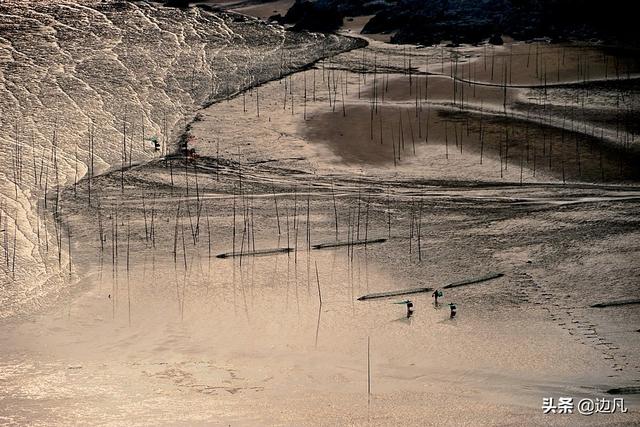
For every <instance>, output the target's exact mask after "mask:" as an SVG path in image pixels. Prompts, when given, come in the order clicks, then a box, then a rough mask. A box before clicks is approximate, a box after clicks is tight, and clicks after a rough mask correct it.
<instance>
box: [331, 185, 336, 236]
mask: <svg viewBox="0 0 640 427" xmlns="http://www.w3.org/2000/svg"><path fill="white" fill-rule="evenodd" d="M331 197H332V198H333V216H334V218H335V223H336V242H337V241H338V208H337V207H336V193H335V191H334V188H333V182H332V183H331Z"/></svg>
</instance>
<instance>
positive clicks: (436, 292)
mask: <svg viewBox="0 0 640 427" xmlns="http://www.w3.org/2000/svg"><path fill="white" fill-rule="evenodd" d="M431 296H432V297H433V298H434V300H435V304H436V307H437V306H438V297H441V296H442V291H440V290H439V289H436V290H435V291H433V294H431Z"/></svg>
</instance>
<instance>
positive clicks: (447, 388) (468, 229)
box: [0, 45, 640, 425]
mask: <svg viewBox="0 0 640 427" xmlns="http://www.w3.org/2000/svg"><path fill="white" fill-rule="evenodd" d="M377 48H379V46H378V47H376V45H374V46H373V47H372V48H371V49H377ZM384 48H385V49H396V50H395V54H394V57H393V58H394V62H396V66H397V65H398V64H399V63H401V61H402V60H403V59H406V57H405V56H404V52H403V51H402V50H400V49H397V48H394V47H386V46H384ZM434 52H439V49H438V50H434ZM364 53H365V55H366V56H367V57H368V58H369V59H370V58H371V57H372V56H373V55H374V53H373V51H369V50H367V51H365V52H364ZM360 55H362V52H361V51H356V52H352V53H348V54H344V55H341V56H338V57H335V58H332V59H331V61H327V62H325V63H320V64H318V66H317V67H316V68H314V69H310V70H307V71H305V72H301V73H297V74H295V75H292V76H289V77H286V78H283V79H281V80H277V81H273V82H270V83H266V84H264V85H261V86H260V87H259V88H257V89H253V90H251V91H249V92H246V93H245V94H244V95H243V94H241V95H239V96H237V97H235V98H233V99H230V100H229V101H224V102H221V103H218V104H214V105H212V106H210V107H209V108H207V109H204V110H202V111H201V112H200V113H199V115H198V118H197V120H195V121H193V123H191V124H190V126H189V133H190V134H191V135H193V139H192V142H191V146H192V147H193V148H195V149H196V152H197V153H198V154H199V157H198V159H197V160H196V161H189V162H185V160H184V158H183V157H182V156H172V157H169V158H167V159H165V160H158V161H154V162H150V163H146V164H141V165H136V166H134V167H132V168H130V169H127V170H126V171H124V172H120V171H113V172H111V173H106V174H104V175H102V176H100V177H98V178H96V179H95V180H94V182H93V187H92V191H93V197H94V202H93V203H94V204H93V205H92V206H89V204H88V194H87V192H86V191H87V186H86V181H84V182H82V183H81V184H80V185H79V187H78V189H77V193H75V194H74V192H73V189H72V188H67V189H65V190H64V191H63V193H62V195H61V204H62V206H61V209H62V212H63V215H64V217H65V220H66V221H68V223H69V224H70V225H71V229H72V230H73V233H72V236H73V240H72V248H71V252H72V254H73V260H74V261H73V263H74V267H75V268H76V269H77V273H75V276H74V277H78V283H77V285H76V286H75V287H74V288H73V289H75V292H74V293H71V294H67V295H65V297H64V298H63V300H62V301H63V303H61V304H59V305H56V306H55V307H54V308H53V309H51V310H50V311H47V312H44V313H41V314H39V315H33V316H29V317H27V318H24V319H15V320H12V321H11V323H10V324H8V326H9V327H6V328H3V329H2V332H1V333H0V343H2V344H1V345H0V349H1V350H0V352H1V353H0V354H1V357H0V360H2V374H3V375H2V379H1V381H2V385H3V387H2V390H3V392H2V393H3V395H2V396H0V399H1V402H2V403H1V405H2V413H3V414H5V413H6V414H9V415H8V416H7V418H8V421H9V422H15V423H18V424H24V423H30V424H33V425H51V424H71V423H80V424H83V423H92V422H94V421H95V420H96V419H98V420H101V421H102V422H103V423H104V424H109V425H123V424H128V425H130V424H153V425H155V424H185V425H194V424H195V425H198V424H213V425H229V424H231V425H336V424H353V425H396V424H399V423H405V424H409V425H478V424H483V425H505V424H518V425H522V424H534V425H547V424H554V425H607V424H609V425H617V424H623V423H629V424H633V423H637V422H638V415H637V414H638V412H637V411H638V409H640V401H638V398H637V395H629V396H625V398H626V402H627V406H628V407H629V408H630V412H629V413H627V414H615V415H602V414H600V415H596V416H592V417H585V416H581V415H579V414H573V415H568V416H560V415H543V414H542V410H541V405H542V399H543V397H556V398H557V397H559V396H563V397H564V396H571V397H575V398H576V399H580V398H583V397H585V398H596V397H603V396H607V394H606V391H607V390H608V389H610V388H613V387H627V386H635V385H637V381H638V380H639V379H640V376H639V375H640V359H639V357H638V352H637V349H638V345H639V344H640V342H639V341H638V340H639V338H638V336H639V335H638V333H637V332H636V331H635V330H636V329H637V326H634V325H637V324H638V322H640V315H639V311H638V310H637V306H621V307H615V308H614V307H611V308H606V309H595V308H591V307H590V305H591V304H594V303H597V302H602V300H603V299H606V300H609V299H610V300H617V299H624V298H629V297H634V296H637V295H638V294H639V292H640V289H639V288H638V280H637V278H638V277H639V273H638V270H637V267H636V263H635V260H636V259H637V258H638V252H639V251H640V248H639V247H638V244H637V242H638V220H637V215H636V213H637V210H638V205H639V203H640V188H639V187H638V186H637V185H636V184H635V181H634V180H633V179H634V178H633V177H634V176H635V175H634V174H633V173H631V174H629V173H625V174H624V177H622V176H615V174H614V173H613V168H614V167H615V164H616V161H619V157H620V156H619V154H620V152H619V151H616V146H615V145H612V146H611V148H610V150H611V152H612V154H611V155H609V151H606V150H604V151H602V152H603V159H605V161H606V163H604V164H606V165H607V166H606V168H605V169H602V170H605V171H607V174H606V175H605V176H606V177H607V178H608V179H606V180H607V181H608V182H607V183H601V182H599V179H598V175H599V173H600V172H601V170H600V169H599V168H598V167H597V166H595V164H596V163H597V165H598V166H599V164H600V163H599V161H598V162H596V161H595V158H594V157H593V156H594V154H593V153H595V152H597V150H596V149H595V148H594V150H593V151H589V148H587V147H592V146H593V147H597V146H598V144H597V143H596V142H595V141H590V142H587V139H584V141H585V142H584V143H585V146H584V147H585V148H584V151H582V152H580V151H579V153H580V159H583V160H581V162H584V163H581V164H583V165H584V169H585V170H584V171H583V174H582V175H581V174H579V173H578V174H575V172H572V173H573V174H572V175H569V173H568V171H569V170H570V171H575V165H574V164H572V163H571V160H570V157H571V156H570V155H569V154H570V153H571V150H570V151H563V150H560V149H559V148H558V146H559V144H558V145H556V144H555V143H554V146H553V147H554V148H553V151H552V153H557V154H552V155H551V156H548V157H544V155H543V157H542V159H543V161H542V164H543V165H545V166H546V165H547V164H548V162H549V159H550V160H551V166H550V167H542V168H541V169H537V170H536V173H535V174H534V172H533V164H532V162H533V159H534V158H537V157H535V155H536V153H538V154H540V150H541V148H542V149H544V150H545V151H544V152H545V153H548V151H547V149H550V145H549V141H551V140H553V141H555V142H558V139H559V138H562V135H563V134H562V132H561V131H559V130H558V128H557V127H550V126H549V127H544V126H542V125H541V124H540V123H537V122H535V121H530V122H526V123H524V122H523V121H518V120H508V121H507V123H506V124H505V123H504V122H503V121H502V120H503V119H501V118H500V117H492V116H488V115H483V119H482V121H483V126H485V127H486V131H485V132H486V144H487V146H486V147H485V148H486V152H484V151H483V156H484V157H483V161H482V163H480V159H479V155H478V154H479V152H478V137H477V136H474V135H477V133H478V130H479V126H480V125H479V117H478V114H477V111H476V110H474V109H468V110H467V109H465V110H461V108H457V107H454V106H449V105H446V102H443V103H440V102H438V101H437V100H436V99H435V98H434V99H433V101H434V104H428V103H426V102H425V103H420V102H419V103H418V113H419V114H420V106H422V113H423V114H425V112H426V111H427V109H429V110H430V111H431V115H430V116H429V117H430V118H429V121H428V122H427V121H426V119H425V123H429V125H430V129H431V130H430V132H431V134H430V140H429V141H428V142H422V141H421V142H420V144H419V145H417V146H416V153H415V155H414V154H413V143H412V141H411V135H414V136H415V134H416V128H415V124H416V122H415V121H414V122H412V121H411V120H415V110H414V109H412V108H415V105H414V104H413V97H411V96H406V97H403V96H402V95H401V91H400V89H397V90H398V96H397V98H396V99H388V100H386V101H385V103H382V101H380V102H381V103H380V105H378V108H379V109H378V113H379V115H380V117H381V119H382V128H383V133H382V135H383V143H382V144H379V143H378V142H376V135H377V136H378V137H379V136H380V134H375V133H374V137H373V143H372V141H371V127H370V117H371V99H370V98H369V97H368V96H366V93H371V92H370V91H371V89H372V88H371V86H372V83H373V82H372V79H371V78H370V77H369V78H368V80H367V82H366V83H365V82H364V80H361V81H360V83H358V82H359V80H358V79H359V78H360V76H358V73H357V67H358V64H359V60H360ZM329 70H332V71H329ZM345 70H347V71H345ZM341 72H342V73H343V74H342V75H341V74H340V73H341ZM341 76H342V77H341ZM392 77H393V76H392ZM341 78H342V79H344V80H343V81H350V83H349V86H348V89H347V87H346V86H345V87H344V95H343V92H342V89H341V86H340V83H339V82H340V79H341ZM405 78H406V76H404V75H402V74H401V75H399V76H397V79H398V80H397V81H398V82H401V81H402V80H403V79H405ZM305 81H306V83H307V93H306V102H305V93H304V87H305ZM313 81H315V82H316V84H315V85H314V86H311V85H312V83H311V82H313ZM390 81H391V80H390ZM434 81H435V80H434ZM329 82H338V83H337V84H334V83H329ZM443 82H444V80H443ZM329 84H333V85H334V86H333V87H334V90H333V92H332V93H331V94H330V91H329V90H327V86H328V85H329ZM358 85H361V87H360V89H361V90H360V97H358ZM398 87H399V86H398ZM336 88H338V89H337V90H336ZM394 90H395V89H394ZM435 90H436V89H434V91H435ZM434 93H435V92H434ZM442 93H446V89H443V92H442ZM363 94H364V96H363ZM343 97H344V100H345V104H344V105H345V110H344V111H345V115H344V117H343V111H342V99H343ZM330 98H331V104H329V99H330ZM446 98H447V97H446V96H443V100H446ZM376 103H377V101H376ZM443 104H444V105H443ZM258 107H259V108H258ZM334 110H335V111H334ZM397 111H401V113H400V114H405V115H404V116H403V117H406V118H407V119H406V122H405V121H403V125H402V127H399V128H397V130H396V133H395V136H393V135H394V134H393V133H392V129H393V128H394V123H395V119H394V118H393V117H395V114H397ZM387 113H388V114H387ZM374 114H375V113H374ZM387 120H388V121H387ZM443 122H444V123H447V125H446V126H447V129H449V125H453V130H450V131H449V132H451V133H448V132H444V131H443V128H444V126H442V125H443V124H444V123H443ZM439 124H440V125H439ZM467 126H468V129H469V135H467V134H466V132H467ZM523 127H525V129H529V131H531V132H532V134H531V138H530V139H531V140H532V141H531V142H532V143H531V144H530V145H529V148H528V149H527V150H526V151H523V143H524V144H526V142H527V141H528V139H527V138H523V137H522V133H523V129H522V128H523ZM505 128H506V129H508V130H509V131H512V132H513V135H516V136H514V137H513V143H512V144H513V145H508V147H509V150H510V154H509V155H507V154H506V152H505V153H504V154H503V155H502V156H501V154H500V151H501V150H500V148H498V147H496V145H495V141H496V140H499V139H500V136H501V135H502V134H503V131H504V129H505ZM373 129H374V131H377V130H378V129H377V128H373ZM399 129H402V130H401V131H400V132H398V130H399ZM411 129H413V131H412V130H411ZM407 130H408V131H407ZM424 131H425V133H426V126H425V129H424ZM543 131H544V132H545V135H549V138H550V139H549V141H546V143H545V140H544V138H545V137H543V140H542V141H541V140H540V133H541V132H543ZM418 132H421V130H418ZM454 132H455V135H458V136H460V135H462V137H461V138H459V140H458V142H459V143H460V145H459V146H457V145H456V143H455V141H456V140H455V138H456V137H455V136H453V135H454ZM525 132H526V131H525ZM547 132H548V133H547ZM558 132H560V134H559V133H558ZM398 133H401V134H404V135H405V136H404V146H403V147H402V146H401V145H400V142H399V141H401V139H398ZM390 135H391V136H390ZM418 135H420V134H418ZM572 135H574V134H571V133H569V132H566V133H565V134H564V136H565V138H570V137H571V136H572ZM425 137H426V135H425ZM400 138H402V137H400ZM419 138H421V137H420V136H419ZM431 138H432V139H433V140H431ZM450 138H452V139H450ZM582 138H586V137H585V136H583V135H581V136H580V138H579V141H580V143H582V141H583V139H582ZM443 139H444V141H443ZM389 140H390V141H395V144H396V145H395V146H396V147H398V151H399V152H400V154H401V157H400V159H397V160H396V162H395V165H394V160H393V150H394V148H393V143H389V142H388V141H389ZM531 146H533V147H534V148H533V150H532V149H531ZM447 147H448V148H450V149H451V151H449V152H447ZM461 147H462V150H460V148H461ZM525 147H526V145H525ZM536 147H537V148H536ZM543 147H545V148H543ZM572 147H573V146H571V147H569V148H572ZM569 148H568V150H569ZM389 149H391V151H389ZM505 151H506V146H505ZM526 153H529V154H533V156H532V158H531V157H530V161H529V162H528V163H525V162H523V161H522V159H523V158H526V157H525V155H526ZM586 153H590V154H586ZM390 154H391V159H390V160H389V157H390V156H389V155H390ZM565 154H566V157H564V156H565ZM447 155H448V156H449V158H448V159H447ZM554 155H559V156H560V158H561V159H562V158H564V159H565V160H566V168H565V171H567V175H569V176H567V177H566V178H567V179H566V183H565V184H563V180H562V177H561V175H560V174H559V170H558V169H557V160H558V157H554ZM510 156H513V157H510ZM582 156H584V157H582ZM597 158H598V160H599V155H598V156H597ZM554 159H555V160H554ZM447 160H448V161H447ZM624 160H625V161H627V159H624ZM623 164H624V165H627V163H624V162H623ZM516 165H517V166H516ZM536 165H537V163H536ZM536 168H537V166H536ZM594 168H595V169H594ZM625 168H627V169H630V170H631V172H634V171H635V169H634V168H635V165H634V164H630V165H628V166H625ZM627 169H623V170H624V171H626V170H627ZM609 174H611V175H609ZM521 177H523V178H522V180H521ZM587 180H588V181H592V182H586V181H587ZM621 180H623V181H626V182H624V183H621V182H620V181H621ZM97 200H100V203H99V205H98V203H97ZM336 223H337V225H336ZM418 230H419V231H418ZM101 237H102V238H101ZM366 238H387V239H388V240H387V241H386V242H384V243H381V244H371V245H367V246H359V247H349V246H346V247H340V248H337V249H331V250H309V247H310V246H311V245H312V244H317V243H323V242H335V241H336V240H339V241H354V240H359V239H366ZM116 239H117V243H116ZM274 247H291V248H293V251H292V252H290V253H289V254H281V255H274V256H262V257H251V256H248V255H247V252H248V251H252V250H260V249H268V248H274ZM232 251H233V252H242V253H243V256H242V257H234V258H230V259H219V258H216V255H217V254H221V253H227V252H232ZM316 267H317V273H316ZM489 271H499V272H502V273H504V274H505V275H504V277H502V278H500V279H497V280H494V281H490V282H485V283H480V284H476V285H471V286H466V287H460V288H455V289H452V290H450V291H449V290H445V296H444V302H445V303H448V302H455V303H456V304H457V306H458V316H457V318H456V319H455V320H450V319H449V315H448V308H447V306H446V305H445V306H443V307H440V308H436V307H434V306H433V305H432V301H431V298H430V294H422V295H415V296H411V297H410V298H411V299H412V300H413V301H414V303H415V307H416V312H415V315H414V317H413V318H412V319H410V320H407V319H406V318H405V315H404V307H403V305H398V304H392V303H393V302H398V300H402V299H404V297H402V298H394V299H391V300H380V301H369V302H359V301H356V298H357V297H358V296H360V295H362V294H365V293H369V292H378V291H385V290H390V289H404V288H410V287H416V286H428V287H433V288H435V287H441V286H442V285H444V284H446V283H450V282H453V281H456V280H460V279H464V278H467V277H474V276H478V275H482V274H485V273H487V272H489ZM603 287H605V289H606V291H605V292H603ZM367 343H369V344H370V352H369V356H370V378H371V394H370V395H369V393H368V381H367V372H368V363H367V359H368V358H367ZM3 416H4V415H3Z"/></svg>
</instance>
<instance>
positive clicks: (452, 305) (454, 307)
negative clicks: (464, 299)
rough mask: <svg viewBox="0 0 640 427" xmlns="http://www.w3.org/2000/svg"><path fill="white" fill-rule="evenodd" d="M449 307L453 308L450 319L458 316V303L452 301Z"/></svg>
mask: <svg viewBox="0 0 640 427" xmlns="http://www.w3.org/2000/svg"><path fill="white" fill-rule="evenodd" d="M449 308H450V309H451V317H450V319H453V318H454V317H456V308H457V307H456V305H455V304H454V303H450V304H449Z"/></svg>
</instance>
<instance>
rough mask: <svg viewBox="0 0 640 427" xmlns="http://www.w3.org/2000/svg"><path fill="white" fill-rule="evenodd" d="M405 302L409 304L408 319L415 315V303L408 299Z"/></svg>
mask: <svg viewBox="0 0 640 427" xmlns="http://www.w3.org/2000/svg"><path fill="white" fill-rule="evenodd" d="M405 304H407V319H408V318H410V317H411V316H413V303H412V302H411V300H407V301H406V302H405Z"/></svg>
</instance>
